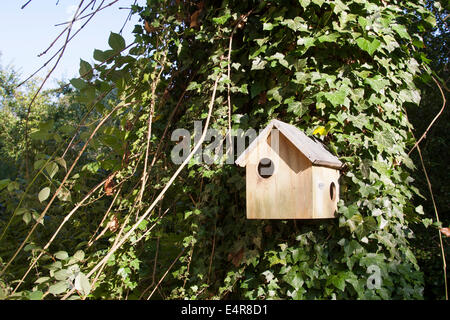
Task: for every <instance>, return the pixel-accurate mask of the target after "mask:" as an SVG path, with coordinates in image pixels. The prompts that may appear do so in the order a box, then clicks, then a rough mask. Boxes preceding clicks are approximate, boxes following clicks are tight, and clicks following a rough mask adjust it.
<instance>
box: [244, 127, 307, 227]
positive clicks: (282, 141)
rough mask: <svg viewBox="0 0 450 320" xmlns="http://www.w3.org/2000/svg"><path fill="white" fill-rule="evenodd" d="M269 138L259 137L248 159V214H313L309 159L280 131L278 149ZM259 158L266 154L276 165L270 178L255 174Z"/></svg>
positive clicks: (272, 216)
mask: <svg viewBox="0 0 450 320" xmlns="http://www.w3.org/2000/svg"><path fill="white" fill-rule="evenodd" d="M267 140H269V143H268V141H267ZM270 141H271V135H269V137H268V138H267V139H266V140H263V141H260V143H258V145H257V146H256V147H254V150H253V152H252V153H251V154H250V155H249V158H248V161H247V168H246V182H247V191H246V194H247V218H249V219H310V218H312V214H313V202H312V198H313V195H312V189H311V183H312V166H311V162H310V161H309V160H308V159H307V158H306V157H305V156H304V155H303V154H302V153H301V152H299V151H298V150H297V149H296V148H295V147H294V146H293V145H292V143H291V142H290V141H289V140H288V139H287V138H286V137H284V136H283V135H279V148H278V150H277V148H272V147H271V146H270ZM262 158H269V159H270V160H272V162H273V164H274V166H275V170H274V174H273V175H272V176H271V177H270V178H263V177H261V176H260V175H259V174H258V163H259V162H260V160H261V159H262Z"/></svg>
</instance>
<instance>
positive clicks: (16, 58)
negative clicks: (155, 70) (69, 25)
mask: <svg viewBox="0 0 450 320" xmlns="http://www.w3.org/2000/svg"><path fill="white" fill-rule="evenodd" d="M26 2H27V1H26V0H8V1H2V7H1V10H0V53H1V56H0V65H1V66H2V67H6V66H8V65H11V66H13V67H14V69H15V70H17V71H18V72H20V74H21V79H25V78H27V77H28V76H29V75H30V74H32V73H33V72H34V71H35V70H37V69H38V68H39V67H41V66H42V65H43V64H44V63H45V62H46V61H47V60H48V59H49V58H50V57H51V56H52V55H53V54H54V53H55V52H56V51H57V50H58V49H59V48H60V47H61V45H62V44H63V41H64V39H65V36H64V37H61V39H60V40H59V42H57V44H56V45H55V46H54V47H53V48H52V50H50V51H49V52H48V53H47V54H46V55H44V56H42V57H38V56H37V55H38V54H39V53H41V52H42V51H44V50H45V49H46V48H47V47H48V46H49V45H50V43H51V42H52V41H53V40H54V39H55V38H56V37H57V35H58V34H59V33H60V32H61V31H62V30H63V29H64V26H58V27H56V26H55V24H58V23H61V22H65V21H68V20H70V19H71V13H72V15H73V13H74V12H75V11H74V10H75V9H76V7H77V6H78V4H79V0H59V3H58V5H56V3H57V2H58V1H57V0H33V1H31V2H30V3H29V4H28V6H26V7H25V8H24V9H23V10H22V9H20V8H21V6H22V5H23V4H25V3H26ZM88 2H89V1H85V3H88ZM100 2H101V1H97V5H98V4H99V3H100ZM109 2H110V1H105V4H107V3H109ZM133 2H134V0H120V1H118V2H117V3H115V4H114V5H113V6H111V7H109V8H106V9H105V10H102V11H100V12H99V13H97V14H96V15H95V16H94V18H92V20H91V21H90V22H89V23H88V24H87V25H86V26H85V27H84V28H83V29H82V30H81V31H80V32H79V33H78V35H77V36H76V37H75V38H74V39H73V40H72V41H71V42H70V43H69V45H68V47H67V49H66V51H65V54H64V56H63V58H62V60H61V61H60V63H59V65H58V67H57V69H56V70H55V71H54V72H53V76H52V77H51V78H50V79H49V80H48V81H47V85H46V88H51V87H55V86H56V79H58V80H68V79H71V78H72V77H75V76H78V69H79V61H80V58H82V59H83V60H86V61H88V62H92V61H93V58H92V54H93V52H94V49H100V50H103V49H106V48H108V47H109V46H108V37H109V33H110V32H111V31H113V32H117V33H118V32H119V30H120V29H121V28H122V25H123V23H124V22H125V19H126V17H127V15H128V13H129V10H119V7H130V5H131V4H132V3H133ZM137 3H138V4H141V5H142V4H143V3H145V1H142V0H139V1H138V2H137ZM88 12H90V11H86V13H88ZM137 21H138V17H137V16H135V17H132V20H131V21H128V23H127V26H126V27H125V29H124V30H123V32H122V36H123V37H124V38H125V40H126V43H127V44H129V43H131V42H132V41H133V39H134V37H133V34H132V31H133V27H134V24H135V23H136V22H137ZM71 34H73V32H72V33H71ZM53 61H56V58H55V60H53ZM53 63H54V62H53ZM53 63H49V64H48V65H47V67H46V68H45V69H43V70H42V71H41V72H40V73H39V74H38V76H40V77H42V78H43V77H45V75H46V72H47V71H49V70H50V69H51V67H52V66H53Z"/></svg>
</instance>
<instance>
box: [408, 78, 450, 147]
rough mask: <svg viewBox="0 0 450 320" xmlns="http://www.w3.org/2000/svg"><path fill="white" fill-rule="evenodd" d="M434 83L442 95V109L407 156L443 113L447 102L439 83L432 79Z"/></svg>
mask: <svg viewBox="0 0 450 320" xmlns="http://www.w3.org/2000/svg"><path fill="white" fill-rule="evenodd" d="M432 78H433V80H434V82H435V83H436V85H437V86H438V88H439V91H441V95H442V107H441V110H440V111H439V112H438V113H437V115H436V116H435V117H434V118H433V120H432V121H431V122H430V124H429V125H428V127H427V129H426V130H425V132H424V133H423V134H422V136H421V137H420V139H419V140H417V142H416V143H415V144H414V146H413V147H412V148H411V150H409V152H408V156H409V155H410V154H411V152H412V151H413V150H414V149H415V148H416V147H418V146H419V143H420V142H421V141H422V140H423V139H424V138H425V137H426V136H427V133H428V131H430V129H431V127H432V126H433V124H434V123H435V122H436V120H437V119H438V118H439V117H440V116H441V114H442V112H444V109H445V106H446V104H447V100H446V99H445V95H444V92H443V91H442V88H441V86H440V85H439V82H438V81H437V80H436V78H435V77H432Z"/></svg>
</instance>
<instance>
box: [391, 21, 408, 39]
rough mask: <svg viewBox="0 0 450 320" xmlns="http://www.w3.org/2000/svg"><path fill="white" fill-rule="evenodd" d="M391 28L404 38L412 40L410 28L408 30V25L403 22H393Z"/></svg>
mask: <svg viewBox="0 0 450 320" xmlns="http://www.w3.org/2000/svg"><path fill="white" fill-rule="evenodd" d="M391 28H392V29H393V30H394V31H395V32H397V34H398V35H399V36H400V37H401V38H403V39H407V40H411V36H410V35H409V33H408V30H406V27H405V26H403V25H401V24H393V25H391Z"/></svg>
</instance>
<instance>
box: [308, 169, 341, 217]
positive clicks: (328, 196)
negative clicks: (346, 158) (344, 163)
mask: <svg viewBox="0 0 450 320" xmlns="http://www.w3.org/2000/svg"><path fill="white" fill-rule="evenodd" d="M312 173H313V202H314V218H315V219H326V218H334V217H335V211H336V209H337V203H338V201H339V181H338V180H339V175H340V174H339V170H336V169H333V168H327V167H318V166H313V167H312Z"/></svg>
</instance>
